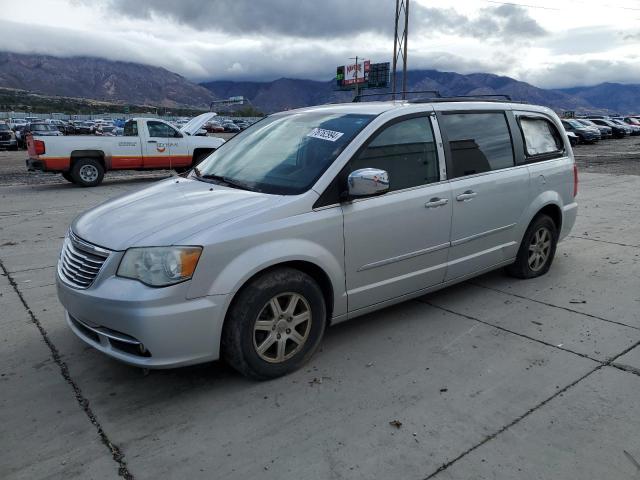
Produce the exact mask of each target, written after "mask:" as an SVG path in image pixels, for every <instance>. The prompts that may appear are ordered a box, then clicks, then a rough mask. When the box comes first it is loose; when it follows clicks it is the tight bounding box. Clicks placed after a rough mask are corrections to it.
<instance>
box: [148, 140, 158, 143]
mask: <svg viewBox="0 0 640 480" xmlns="http://www.w3.org/2000/svg"><path fill="white" fill-rule="evenodd" d="M147 143H158V141H157V140H147Z"/></svg>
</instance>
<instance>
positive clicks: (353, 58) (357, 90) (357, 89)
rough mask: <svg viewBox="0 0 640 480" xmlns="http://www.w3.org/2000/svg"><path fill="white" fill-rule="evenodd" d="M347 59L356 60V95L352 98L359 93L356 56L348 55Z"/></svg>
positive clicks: (356, 96)
mask: <svg viewBox="0 0 640 480" xmlns="http://www.w3.org/2000/svg"><path fill="white" fill-rule="evenodd" d="M349 60H355V61H356V95H355V97H353V98H358V94H359V93H360V87H359V85H358V56H357V55H356V56H355V57H349Z"/></svg>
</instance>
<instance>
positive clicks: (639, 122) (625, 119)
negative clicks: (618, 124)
mask: <svg viewBox="0 0 640 480" xmlns="http://www.w3.org/2000/svg"><path fill="white" fill-rule="evenodd" d="M620 120H622V121H623V122H624V123H626V124H629V125H637V126H640V119H638V118H636V117H632V116H630V117H620Z"/></svg>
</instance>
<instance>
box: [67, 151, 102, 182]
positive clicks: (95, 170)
mask: <svg viewBox="0 0 640 480" xmlns="http://www.w3.org/2000/svg"><path fill="white" fill-rule="evenodd" d="M71 178H72V179H73V183H76V184H77V185H80V186H81V187H95V186H97V185H100V183H102V179H103V178H104V167H103V166H102V164H101V163H100V162H99V161H98V160H96V159H94V158H80V159H78V160H76V161H75V163H74V164H73V167H71Z"/></svg>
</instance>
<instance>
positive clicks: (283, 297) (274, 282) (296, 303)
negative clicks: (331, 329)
mask: <svg viewBox="0 0 640 480" xmlns="http://www.w3.org/2000/svg"><path fill="white" fill-rule="evenodd" d="M326 312H327V310H326V305H325V302H324V296H323V295H322V291H321V290H320V287H319V286H318V284H317V283H316V282H315V281H314V280H313V279H312V278H311V277H310V276H309V275H307V274H306V273H303V272H301V271H299V270H295V269H292V268H278V269H277V270H272V271H270V272H267V273H265V274H263V275H260V276H259V277H257V278H255V279H254V280H252V281H251V282H250V283H249V284H247V285H246V286H245V287H244V288H243V289H242V290H241V291H240V293H238V295H237V297H236V298H235V299H234V301H233V304H232V306H231V308H230V309H229V312H228V314H227V318H226V320H225V324H224V327H223V329H222V356H223V358H224V359H225V360H226V362H227V363H228V364H229V365H231V366H232V367H233V368H235V369H236V370H238V371H239V372H240V373H242V374H243V375H245V376H247V377H250V378H254V379H256V380H266V379H269V378H275V377H280V376H282V375H286V374H287V373H290V372H292V371H294V370H296V369H297V368H299V367H300V366H302V365H303V364H304V363H305V362H306V361H307V360H309V358H311V356H312V355H313V353H314V352H315V351H316V349H317V348H318V345H319V344H320V340H322V336H323V334H324V329H325V325H326Z"/></svg>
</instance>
